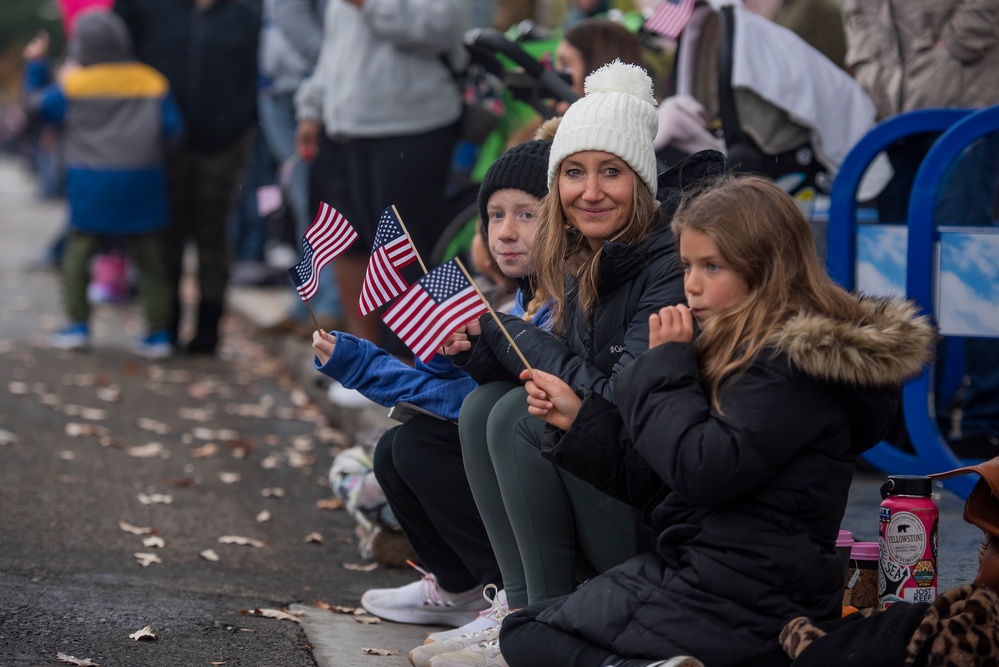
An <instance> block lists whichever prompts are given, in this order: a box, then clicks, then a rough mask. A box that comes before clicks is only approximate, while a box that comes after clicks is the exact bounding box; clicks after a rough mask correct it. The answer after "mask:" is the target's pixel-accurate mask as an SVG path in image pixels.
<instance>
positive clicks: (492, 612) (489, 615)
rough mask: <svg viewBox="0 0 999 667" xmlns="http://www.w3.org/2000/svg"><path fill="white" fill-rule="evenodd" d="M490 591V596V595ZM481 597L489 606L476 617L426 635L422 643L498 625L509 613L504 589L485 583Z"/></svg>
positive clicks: (442, 639) (443, 639)
mask: <svg viewBox="0 0 999 667" xmlns="http://www.w3.org/2000/svg"><path fill="white" fill-rule="evenodd" d="M490 593H491V594H492V596H491V597H490ZM482 597H484V598H485V599H486V602H488V603H489V606H488V607H487V608H486V609H483V610H482V611H480V612H479V616H478V618H476V619H475V620H474V621H472V622H471V623H466V624H465V625H463V626H461V627H460V628H455V629H454V630H441V631H440V632H435V633H433V634H432V635H430V636H429V637H427V639H426V641H425V642H423V643H424V644H432V643H434V642H440V641H445V640H448V639H455V638H457V637H461V636H463V635H471V634H474V633H477V632H480V631H482V630H487V629H489V628H492V627H499V624H500V623H502V622H503V619H504V618H506V616H507V615H508V614H509V613H510V607H509V605H507V603H506V591H498V590H497V589H496V585H495V584H487V585H486V587H485V588H483V589H482Z"/></svg>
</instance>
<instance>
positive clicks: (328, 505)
mask: <svg viewBox="0 0 999 667" xmlns="http://www.w3.org/2000/svg"><path fill="white" fill-rule="evenodd" d="M316 509H317V510H339V509H343V501H342V500H341V499H340V498H323V499H321V500H317V501H316Z"/></svg>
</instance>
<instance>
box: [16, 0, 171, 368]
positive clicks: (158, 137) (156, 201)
mask: <svg viewBox="0 0 999 667" xmlns="http://www.w3.org/2000/svg"><path fill="white" fill-rule="evenodd" d="M69 55H70V59H71V61H73V62H74V65H73V66H72V67H71V68H70V69H69V70H68V71H67V72H66V73H65V74H64V75H63V76H62V77H60V79H61V80H60V81H59V82H58V83H57V84H54V85H49V86H45V85H43V84H44V82H45V81H46V78H47V72H46V65H45V62H44V61H43V60H42V59H40V58H38V59H32V60H29V61H28V63H27V65H26V71H25V84H24V85H25V92H26V99H27V104H28V107H29V109H30V110H31V111H33V112H36V113H38V114H39V115H40V116H41V117H42V118H43V119H45V120H49V121H52V122H56V123H60V124H61V126H62V130H63V137H64V142H65V149H64V150H65V161H66V196H67V200H68V203H69V212H70V231H69V236H68V238H67V241H66V248H65V250H64V253H63V260H62V293H63V303H64V306H65V309H66V314H67V316H68V318H69V325H68V326H67V327H66V328H64V329H62V330H61V331H59V332H57V333H55V334H54V335H53V336H52V338H51V341H50V342H51V344H52V345H53V347H57V348H61V349H82V348H85V347H87V346H88V345H89V342H90V341H89V338H90V336H89V324H88V321H89V317H90V304H89V302H88V300H87V285H88V284H89V278H90V275H89V274H90V269H89V263H90V259H91V257H92V256H93V255H94V253H95V252H96V251H97V249H98V247H99V245H100V244H101V242H103V241H106V240H107V239H108V238H114V237H119V238H120V239H121V241H122V242H123V244H124V245H125V248H126V250H127V251H128V254H129V256H130V257H131V259H132V261H133V262H134V263H135V265H136V267H138V269H139V292H140V296H141V298H142V300H143V303H144V306H145V315H146V320H147V326H148V335H147V336H146V337H145V338H144V339H143V340H141V341H139V343H138V346H137V348H136V352H137V353H138V354H140V355H142V356H145V357H148V358H164V357H167V356H169V355H170V354H171V353H172V351H173V341H172V339H171V338H172V336H171V334H170V332H169V325H170V322H169V319H170V316H171V313H172V308H173V304H172V303H171V302H170V300H171V296H170V290H169V288H168V284H167V279H166V274H165V269H164V264H163V257H162V253H161V250H162V249H161V246H160V243H159V240H158V238H159V232H160V231H161V230H162V229H163V228H164V227H165V226H166V225H167V221H168V203H167V189H166V188H167V184H166V171H165V164H164V153H165V147H166V145H167V143H168V142H169V141H171V140H174V139H176V138H177V137H178V136H179V135H180V132H181V130H182V120H181V115H180V111H179V110H178V108H177V106H176V104H175V103H174V101H173V98H172V97H171V95H170V89H169V84H168V83H167V80H166V78H165V77H164V76H163V75H162V74H160V73H159V72H157V71H156V70H155V69H153V68H151V67H149V66H147V65H144V64H142V63H139V62H137V61H136V60H134V59H133V55H132V42H131V38H130V37H129V33H128V30H127V28H126V26H125V24H124V22H123V21H122V20H121V18H119V17H118V16H117V15H116V14H114V13H112V12H110V11H106V10H90V11H87V12H85V13H83V14H80V16H79V17H78V19H77V21H76V26H75V31H74V35H73V38H72V40H71V41H70V43H69Z"/></svg>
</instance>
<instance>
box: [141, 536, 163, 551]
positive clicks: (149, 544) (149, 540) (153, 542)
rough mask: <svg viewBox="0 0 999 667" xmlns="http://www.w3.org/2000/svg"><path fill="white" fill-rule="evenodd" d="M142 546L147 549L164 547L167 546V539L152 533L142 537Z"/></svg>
mask: <svg viewBox="0 0 999 667" xmlns="http://www.w3.org/2000/svg"><path fill="white" fill-rule="evenodd" d="M142 546H144V547H146V548H147V549H162V548H163V547H165V546H166V540H164V539H163V538H162V537H160V536H159V535H150V536H149V537H145V538H143V539H142Z"/></svg>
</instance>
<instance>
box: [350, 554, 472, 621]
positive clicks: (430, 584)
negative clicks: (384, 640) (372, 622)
mask: <svg viewBox="0 0 999 667" xmlns="http://www.w3.org/2000/svg"><path fill="white" fill-rule="evenodd" d="M414 567H416V566H415V565H414ZM416 569H417V570H419V571H420V572H421V573H422V574H423V578H422V579H420V580H419V581H414V582H413V583H411V584H407V585H405V586H400V587H399V588H373V589H371V590H369V591H367V592H365V593H364V595H362V596H361V606H362V607H364V608H365V609H366V610H367V611H368V612H369V613H371V614H374V615H375V616H377V617H379V618H384V619H385V620H387V621H395V622H397V623H413V624H415V625H449V626H451V627H454V628H457V627H460V626H462V625H464V624H465V623H468V622H470V621H473V620H475V617H476V616H477V615H478V609H479V604H481V603H480V602H479V600H481V598H480V593H479V589H478V588H473V589H472V590H469V591H465V592H464V593H449V592H447V591H445V590H444V589H442V588H441V587H440V585H438V583H437V577H435V576H434V575H433V574H431V573H430V572H427V571H426V570H424V569H422V568H419V567H417V568H416Z"/></svg>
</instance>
